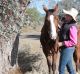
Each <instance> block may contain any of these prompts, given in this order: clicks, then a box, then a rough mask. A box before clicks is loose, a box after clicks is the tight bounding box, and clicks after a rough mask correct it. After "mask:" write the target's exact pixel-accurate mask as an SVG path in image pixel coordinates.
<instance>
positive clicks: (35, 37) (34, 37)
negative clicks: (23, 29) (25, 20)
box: [20, 35, 40, 40]
mask: <svg viewBox="0 0 80 74" xmlns="http://www.w3.org/2000/svg"><path fill="white" fill-rule="evenodd" d="M20 38H22V39H24V38H32V39H35V40H39V39H40V35H21V36H20Z"/></svg>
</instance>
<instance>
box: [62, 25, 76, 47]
mask: <svg viewBox="0 0 80 74" xmlns="http://www.w3.org/2000/svg"><path fill="white" fill-rule="evenodd" d="M69 36H70V40H68V41H64V42H63V43H64V45H65V46H66V47H70V46H74V45H76V44H77V28H76V27H75V26H72V27H71V28H70V33H69Z"/></svg>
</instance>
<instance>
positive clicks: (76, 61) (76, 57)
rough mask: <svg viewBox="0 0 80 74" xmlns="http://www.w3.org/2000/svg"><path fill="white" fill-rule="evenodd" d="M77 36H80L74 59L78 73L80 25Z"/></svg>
mask: <svg viewBox="0 0 80 74" xmlns="http://www.w3.org/2000/svg"><path fill="white" fill-rule="evenodd" d="M77 38H78V41H77V45H76V49H75V52H74V55H73V59H74V62H75V66H76V72H77V74H78V71H79V68H80V26H78V33H77Z"/></svg>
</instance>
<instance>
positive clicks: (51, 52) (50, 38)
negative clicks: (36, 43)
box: [40, 4, 59, 74]
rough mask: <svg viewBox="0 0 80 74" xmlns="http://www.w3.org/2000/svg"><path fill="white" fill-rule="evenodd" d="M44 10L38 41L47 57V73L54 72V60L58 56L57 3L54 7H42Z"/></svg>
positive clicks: (53, 73)
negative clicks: (43, 19)
mask: <svg viewBox="0 0 80 74" xmlns="http://www.w3.org/2000/svg"><path fill="white" fill-rule="evenodd" d="M43 9H44V11H45V12H46V16H45V22H44V25H43V27H42V30H41V36H40V42H41V45H42V49H43V52H44V54H45V56H46V58H47V64H48V68H49V74H55V70H56V60H57V56H58V51H59V50H58V40H59V39H58V23H59V17H58V15H57V12H58V4H57V5H56V6H55V7H54V9H48V8H47V7H46V6H44V7H43Z"/></svg>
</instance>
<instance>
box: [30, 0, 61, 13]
mask: <svg viewBox="0 0 80 74" xmlns="http://www.w3.org/2000/svg"><path fill="white" fill-rule="evenodd" d="M58 1H61V0H32V1H31V4H30V6H29V7H35V8H37V10H38V11H39V12H40V13H41V14H44V13H45V12H44V10H43V5H46V6H47V7H48V8H52V7H53V6H54V5H55V4H56V3H57V2H58ZM52 3H53V4H52Z"/></svg>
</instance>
